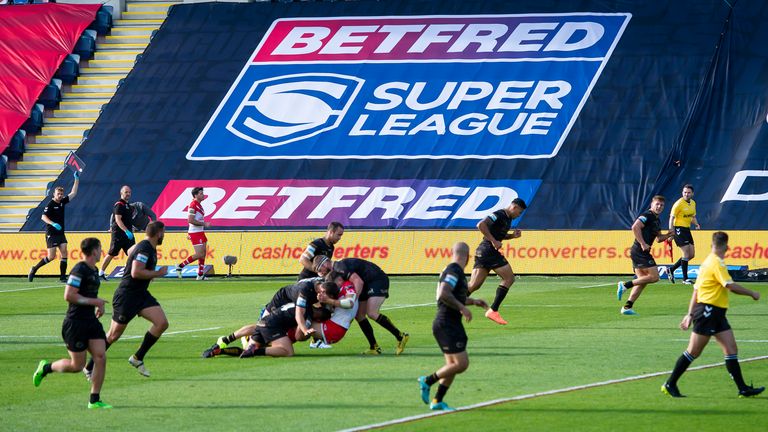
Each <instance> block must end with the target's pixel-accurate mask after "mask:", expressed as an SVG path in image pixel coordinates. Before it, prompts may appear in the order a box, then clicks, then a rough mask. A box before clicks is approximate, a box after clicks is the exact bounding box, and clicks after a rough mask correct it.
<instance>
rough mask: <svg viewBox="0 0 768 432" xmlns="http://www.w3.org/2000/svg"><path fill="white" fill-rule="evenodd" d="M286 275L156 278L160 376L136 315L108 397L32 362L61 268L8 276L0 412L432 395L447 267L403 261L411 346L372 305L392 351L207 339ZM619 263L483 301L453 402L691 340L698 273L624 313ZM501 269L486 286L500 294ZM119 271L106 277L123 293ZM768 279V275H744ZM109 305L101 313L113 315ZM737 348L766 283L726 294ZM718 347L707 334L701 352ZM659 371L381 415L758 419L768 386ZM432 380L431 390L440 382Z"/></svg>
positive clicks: (261, 421)
mask: <svg viewBox="0 0 768 432" xmlns="http://www.w3.org/2000/svg"><path fill="white" fill-rule="evenodd" d="M289 282H290V279H288V278H239V279H232V280H226V279H221V278H216V279H213V280H209V281H205V282H196V281H192V280H189V281H188V280H185V281H178V280H162V281H156V282H153V284H152V285H151V287H150V291H151V292H152V293H153V294H154V295H155V297H157V299H158V300H159V301H160V303H161V304H162V306H163V308H164V309H165V311H166V313H167V315H168V319H169V321H170V323H171V326H170V328H169V329H168V332H167V334H166V335H165V336H164V337H163V338H162V339H160V341H159V342H158V343H157V344H156V345H155V347H154V348H153V349H152V350H151V351H150V352H149V354H148V355H147V357H146V358H145V362H146V365H147V368H148V369H149V370H150V371H151V372H152V377H151V378H144V377H142V376H140V375H139V374H138V373H137V372H136V371H135V370H134V369H133V368H132V367H131V366H130V365H128V362H127V361H126V360H127V358H128V357H129V356H130V355H131V354H132V353H133V352H134V351H135V350H136V349H137V348H138V345H139V344H140V342H141V340H140V337H141V336H142V335H143V334H144V332H145V331H146V330H147V329H148V327H149V325H148V322H146V321H144V320H143V319H136V320H134V321H133V322H132V323H131V324H130V325H129V326H128V329H127V331H126V333H125V335H124V337H123V339H121V340H120V341H119V342H117V343H116V344H115V345H114V346H113V347H112V348H111V349H110V350H109V351H108V353H107V375H106V381H105V383H104V388H103V390H102V393H101V394H102V399H103V400H104V401H106V402H108V403H110V404H112V405H114V409H113V410H110V411H98V412H94V411H89V410H87V409H86V404H87V402H88V393H89V385H88V382H87V381H86V380H85V378H84V376H83V375H82V374H80V373H78V374H52V375H49V376H48V377H46V378H45V380H44V381H43V383H42V385H41V386H40V387H39V388H35V387H33V386H32V379H31V378H32V372H33V371H34V369H35V367H36V365H37V362H38V361H39V360H40V359H48V360H56V359H58V358H61V357H64V356H66V349H65V348H64V345H63V342H62V341H61V338H60V333H61V320H62V318H63V315H64V311H65V310H66V306H67V305H66V303H65V301H64V299H63V288H62V285H60V284H58V283H57V282H54V281H53V279H44V278H38V280H36V281H35V282H34V283H31V284H30V283H28V282H26V279H22V278H2V279H0V366H1V367H2V375H3V377H2V384H0V417H1V418H2V421H0V430H8V431H24V430H29V431H32V430H34V431H48V430H50V431H60V430H86V429H87V430H105V429H106V430H132V431H141V432H148V431H155V430H159V431H175V430H184V431H187V430H270V431H271V430H274V431H278V430H286V431H288V430H291V431H296V430H305V431H327V430H341V429H347V428H356V427H361V426H365V425H370V424H375V423H381V422H388V421H392V420H396V419H401V418H404V417H409V416H418V415H420V414H427V413H429V409H428V408H427V407H426V406H425V405H424V404H423V403H422V402H421V400H420V398H419V392H418V385H417V383H416V378H417V377H418V376H419V375H425V374H428V373H431V372H433V371H435V370H436V369H437V368H438V367H439V366H440V365H441V364H442V363H443V357H442V354H441V352H440V351H439V349H438V348H437V346H436V344H435V341H434V339H433V337H432V333H431V322H432V318H433V317H434V313H435V306H434V297H435V287H436V284H437V278H436V277H395V278H392V286H391V290H390V292H391V296H390V298H389V299H388V300H387V301H386V302H385V303H384V309H383V312H384V313H385V314H387V316H389V317H390V318H391V319H392V321H393V322H394V323H395V324H396V325H397V326H399V327H400V328H401V329H403V330H405V331H407V332H409V333H410V335H411V339H410V343H409V344H408V347H407V349H406V351H405V353H404V354H403V355H402V356H399V357H398V356H395V355H394V348H395V339H394V338H393V337H392V336H391V335H390V334H389V333H388V332H386V331H385V330H384V329H383V328H381V327H380V326H378V325H377V324H376V323H373V327H374V330H375V332H376V335H377V337H378V340H379V343H380V345H381V346H382V348H383V349H384V354H383V355H382V356H379V357H363V356H361V355H359V353H360V352H361V351H363V350H364V349H365V348H366V347H367V345H366V344H365V342H364V337H363V336H362V333H361V332H360V330H359V328H358V327H357V325H356V324H353V326H352V328H351V329H350V332H349V333H348V335H347V337H346V338H345V339H344V340H342V341H341V342H340V343H339V344H337V345H336V346H334V348H333V349H330V350H309V348H308V346H307V345H308V344H307V343H306V342H304V343H300V344H297V345H296V351H297V353H296V356H295V357H293V358H288V359H272V358H255V359H243V360H241V359H238V358H228V357H221V358H214V359H202V358H201V357H200V354H201V352H202V351H203V350H204V349H205V348H207V347H209V346H210V345H211V344H212V343H213V342H215V340H216V338H217V337H218V336H220V335H224V334H228V333H230V332H232V331H233V330H235V329H237V328H239V327H240V326H241V325H244V324H247V323H250V322H251V321H253V320H254V319H255V316H256V314H257V313H258V311H259V308H260V306H262V305H263V304H264V303H266V302H267V301H268V299H269V298H270V297H271V296H272V294H273V293H274V292H275V291H276V290H277V288H279V287H280V286H282V285H285V284H287V283H289ZM615 282H616V278H610V277H562V278H550V277H535V276H530V277H528V276H524V277H522V278H520V279H519V280H518V282H517V283H516V284H515V285H514V286H513V288H512V290H511V291H510V293H509V295H508V296H507V299H506V301H505V302H504V305H503V306H502V308H501V313H502V316H504V317H505V318H506V319H508V320H509V321H510V324H509V325H508V326H498V325H496V324H494V323H492V322H491V321H489V320H487V319H485V318H484V317H483V316H482V313H481V312H482V311H481V310H480V309H479V308H472V309H471V310H472V312H473V313H474V314H475V319H474V320H473V321H472V322H471V323H469V324H466V327H467V332H468V334H469V347H468V351H469V356H470V367H469V370H468V371H467V372H465V373H464V374H462V375H460V376H458V377H457V379H456V381H455V382H454V385H453V386H452V388H451V390H450V391H449V393H448V395H447V397H446V399H445V401H446V402H447V403H448V404H450V405H451V406H454V407H468V406H471V405H474V404H481V403H483V402H487V401H492V400H497V399H505V398H514V397H517V396H524V395H531V394H535V393H540V392H548V391H554V390H562V389H568V388H570V387H574V386H584V385H589V384H594V383H599V382H604V381H609V380H622V379H626V378H631V377H637V376H641V375H645V374H653V373H661V372H665V371H669V370H671V369H672V367H673V365H674V362H675V360H676V359H677V357H678V356H679V355H680V354H681V353H682V351H683V350H684V349H685V347H686V343H687V342H686V341H687V338H688V333H687V332H682V331H681V330H679V329H678V328H677V325H678V323H679V321H680V318H681V317H682V316H683V314H684V313H685V311H686V308H687V303H688V300H689V298H690V292H691V291H690V287H688V286H685V285H681V284H676V285H671V284H669V283H668V282H666V281H662V282H660V283H658V284H655V285H652V286H650V287H649V288H647V289H646V291H645V292H644V293H643V295H642V297H641V298H640V300H639V301H638V302H637V304H636V306H635V309H636V310H637V312H638V313H639V314H640V315H639V316H635V317H627V316H621V315H619V307H620V306H621V304H622V303H621V302H619V301H617V299H616V294H615V290H616V287H615ZM495 283H496V280H493V279H492V278H489V280H488V282H487V283H486V284H485V286H484V287H483V288H482V289H481V290H480V291H479V296H480V297H483V298H485V299H486V300H489V301H490V300H491V299H492V298H493V294H494V291H495ZM115 287H116V282H114V281H110V282H106V283H104V284H103V285H102V288H101V294H102V297H104V298H106V299H109V300H111V297H112V293H113V291H114V289H115ZM748 287H749V288H751V289H756V290H759V291H760V292H761V293H762V294H763V296H765V295H768V284H748ZM110 312H111V308H109V307H108V308H107V316H105V317H103V318H102V320H101V321H102V323H103V324H104V326H105V329H106V328H108V325H109V314H110ZM728 317H729V320H730V322H731V325H732V326H733V328H734V331H735V334H736V338H737V340H738V342H739V349H740V352H739V357H740V359H742V360H744V359H750V358H757V357H761V356H766V355H768V320H767V318H768V299H762V300H761V301H758V302H755V301H752V300H751V299H749V298H747V297H743V296H736V295H733V294H731V308H730V312H729V314H728ZM722 360H723V356H722V352H721V351H720V348H719V347H718V346H717V345H716V344H715V343H714V341H712V343H710V345H709V346H708V347H707V349H706V350H705V352H704V354H703V355H702V356H701V358H699V359H697V360H696V361H695V362H694V364H693V366H692V367H695V366H701V365H709V364H717V363H721V362H722ZM742 370H743V372H744V376H745V379H746V380H747V383H750V382H754V384H755V385H766V384H768V360H755V361H749V362H744V363H742ZM663 381H664V375H661V376H654V377H649V378H645V379H637V380H628V381H621V382H617V383H613V384H607V385H602V386H596V387H591V388H586V389H580V390H572V391H562V392H555V393H553V394H548V395H541V396H537V397H530V398H523V399H521V400H515V401H511V402H506V403H501V404H496V405H492V406H487V407H480V408H473V409H468V410H465V411H459V412H456V413H452V414H448V415H439V416H435V417H428V418H418V419H415V420H413V421H410V422H408V423H403V424H397V425H393V426H387V427H385V429H392V430H407V431H412V430H424V431H427V430H481V431H484V432H485V431H582V430H590V431H609V430H632V431H635V430H654V431H657V430H704V431H722V430H734V431H763V430H766V425H767V424H768V421H766V417H765V413H766V411H768V396H766V395H765V394H764V395H761V396H758V397H757V398H753V399H739V398H737V397H736V388H735V386H734V385H733V383H732V382H731V380H730V378H729V376H728V373H727V372H726V370H725V367H724V366H717V367H713V368H708V369H702V370H693V371H689V372H688V373H687V374H686V375H685V376H683V378H682V380H681V381H680V389H681V391H682V392H683V394H686V395H687V396H688V397H687V398H684V399H672V398H669V397H667V396H664V395H662V394H661V392H660V391H659V387H660V386H661V384H662V383H663ZM433 391H434V390H433Z"/></svg>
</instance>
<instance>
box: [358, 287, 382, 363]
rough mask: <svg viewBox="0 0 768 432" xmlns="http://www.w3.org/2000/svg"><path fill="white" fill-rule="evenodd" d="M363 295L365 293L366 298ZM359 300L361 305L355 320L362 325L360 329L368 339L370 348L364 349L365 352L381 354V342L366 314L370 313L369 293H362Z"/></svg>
mask: <svg viewBox="0 0 768 432" xmlns="http://www.w3.org/2000/svg"><path fill="white" fill-rule="evenodd" d="M363 295H365V299H363V297H362V296H363ZM359 301H360V305H359V307H358V309H357V314H356V315H355V321H357V324H358V325H359V326H360V330H361V331H362V332H363V335H365V339H366V340H367V341H368V350H367V351H363V354H371V355H377V354H381V348H379V344H378V342H376V335H375V334H374V333H373V326H371V322H370V321H368V318H366V314H367V313H368V296H367V293H363V294H361V297H360V300H359Z"/></svg>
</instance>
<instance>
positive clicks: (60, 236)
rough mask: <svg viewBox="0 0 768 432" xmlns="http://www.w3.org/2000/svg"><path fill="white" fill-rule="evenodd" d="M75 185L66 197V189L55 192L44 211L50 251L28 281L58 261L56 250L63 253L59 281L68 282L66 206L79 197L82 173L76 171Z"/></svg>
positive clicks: (34, 268) (47, 245)
mask: <svg viewBox="0 0 768 432" xmlns="http://www.w3.org/2000/svg"><path fill="white" fill-rule="evenodd" d="M74 176H75V184H73V185H72V190H71V191H69V194H68V195H64V188H63V187H61V186H58V187H57V188H56V189H54V191H53V197H52V198H51V201H50V202H49V203H48V204H46V206H45V210H43V216H42V217H41V219H42V220H43V222H45V246H46V248H47V249H48V250H47V254H46V256H45V257H43V258H42V259H41V260H40V261H39V262H38V263H37V264H35V265H34V266H32V268H31V269H29V274H28V275H27V280H29V281H30V282H32V281H33V280H34V279H35V274H36V273H37V271H38V270H39V269H40V267H42V266H44V265H46V264H48V263H49V262H51V261H53V260H55V259H56V250H57V249H58V250H59V252H60V253H61V261H60V262H59V281H60V282H66V281H67V276H66V275H67V258H68V254H67V236H66V235H64V206H66V205H67V204H69V202H70V201H71V200H72V199H74V198H75V196H76V195H77V189H78V186H79V185H80V173H79V172H77V171H75V173H74Z"/></svg>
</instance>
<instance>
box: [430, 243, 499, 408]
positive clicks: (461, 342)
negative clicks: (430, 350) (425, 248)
mask: <svg viewBox="0 0 768 432" xmlns="http://www.w3.org/2000/svg"><path fill="white" fill-rule="evenodd" d="M468 262H469V246H468V245H467V244H466V243H464V242H460V243H456V244H455V245H453V260H452V261H451V263H450V264H448V266H447V267H446V268H445V270H443V273H442V274H440V281H439V282H438V288H437V315H436V316H435V320H434V321H433V322H432V334H433V335H434V336H435V340H436V341H437V345H438V346H439V347H440V349H441V350H442V351H443V355H444V356H445V365H444V366H443V367H441V368H440V369H438V370H437V372H435V373H433V374H432V375H429V376H421V377H419V379H418V381H419V387H420V389H421V400H422V401H424V403H425V404H429V408H430V409H432V410H436V411H453V408H451V407H449V406H448V405H447V404H446V403H445V402H443V397H445V394H446V393H447V392H448V388H449V387H450V386H451V384H452V383H453V379H454V378H455V377H456V375H458V374H460V373H462V372H464V371H466V370H467V368H468V367H469V355H468V354H467V340H468V338H467V333H466V331H464V326H463V325H462V324H461V317H462V316H463V317H464V319H466V320H467V322H470V321H471V320H472V312H470V311H469V309H467V306H466V305H475V306H480V307H482V308H484V309H488V303H486V302H485V300H483V299H473V298H471V297H469V289H468V287H467V277H466V276H465V275H464V268H465V267H466V266H467V263H468ZM435 383H439V386H438V388H437V393H436V394H435V398H434V399H433V400H432V402H431V403H430V401H429V389H430V387H431V386H432V385H433V384H435Z"/></svg>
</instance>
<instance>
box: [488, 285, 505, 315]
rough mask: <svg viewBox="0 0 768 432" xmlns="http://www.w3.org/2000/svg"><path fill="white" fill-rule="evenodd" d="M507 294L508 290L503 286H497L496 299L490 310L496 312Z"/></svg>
mask: <svg viewBox="0 0 768 432" xmlns="http://www.w3.org/2000/svg"><path fill="white" fill-rule="evenodd" d="M508 292H509V288H507V287H505V286H504V285H499V287H498V288H496V298H494V299H493V304H492V305H491V309H493V310H495V311H498V310H499V306H501V302H503V301H504V297H506V296H507V293H508Z"/></svg>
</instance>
